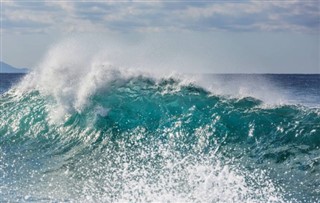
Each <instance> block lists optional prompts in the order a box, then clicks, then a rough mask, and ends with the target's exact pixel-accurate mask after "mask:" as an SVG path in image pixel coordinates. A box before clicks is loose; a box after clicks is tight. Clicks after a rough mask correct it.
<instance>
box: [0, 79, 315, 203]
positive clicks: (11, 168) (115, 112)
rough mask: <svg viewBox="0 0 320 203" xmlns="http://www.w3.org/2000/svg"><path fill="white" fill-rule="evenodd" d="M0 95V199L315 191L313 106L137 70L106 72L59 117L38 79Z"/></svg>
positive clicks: (253, 197)
mask: <svg viewBox="0 0 320 203" xmlns="http://www.w3.org/2000/svg"><path fill="white" fill-rule="evenodd" d="M0 105H1V108H0V115H1V117H0V161H1V168H0V173H1V176H0V177H1V179H2V183H3V184H2V185H1V186H0V194H1V195H0V196H1V197H0V200H1V201H11V200H18V201H71V202H79V201H83V202H84V201H89V202H90V201H91V202H95V201H103V202H109V201H110V202H123V201H125V202H132V201H133V202H141V201H142V202H148V201H151V202H152V201H161V202H168V201H172V202H177V201H183V202H197V201H200V202H225V201H227V202H230V201H235V202H240V201H250V202H261V201H263V202H282V201H283V202H285V201H308V202H309V201H310V202H311V201H314V202H316V201H319V200H320V199H319V196H320V191H319V188H318V186H319V185H320V179H319V178H318V177H319V175H320V166H319V163H320V157H319V153H320V149H319V146H320V111H319V109H317V108H306V107H302V106H293V105H291V106H288V105H282V106H265V105H264V104H263V102H262V101H260V100H257V99H255V98H251V97H247V98H233V99H232V98H226V97H222V96H217V95H213V94H211V93H210V92H207V91H206V90H204V89H202V88H200V87H197V86H195V85H192V84H187V85H182V84H180V83H179V81H177V80H174V79H166V80H161V81H158V82H156V81H154V80H152V79H149V78H144V77H134V78H131V79H127V80H125V81H122V82H119V81H116V80H115V81H112V82H110V84H108V86H107V88H100V89H99V90H98V91H96V92H95V93H93V94H92V95H90V96H89V98H88V102H87V104H86V105H85V106H84V107H83V108H82V109H81V110H74V109H73V110H72V109H71V110H69V111H67V112H68V113H66V114H65V115H64V117H63V119H60V120H58V121H57V120H54V119H53V117H54V114H55V112H56V111H57V109H59V106H58V105H59V104H58V103H57V102H56V101H55V100H54V99H53V97H51V96H50V95H49V96H44V95H43V94H42V93H40V92H38V91H36V90H32V91H29V92H25V93H23V94H17V93H16V92H15V90H14V89H12V90H11V91H9V92H7V93H5V94H3V95H1V97H0ZM1 198H2V199H1Z"/></svg>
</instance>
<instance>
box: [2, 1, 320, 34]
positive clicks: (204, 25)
mask: <svg viewBox="0 0 320 203" xmlns="http://www.w3.org/2000/svg"><path fill="white" fill-rule="evenodd" d="M319 4H320V3H319V1H317V0H314V1H312V0H311V1H308V0H305V1H297V0H291V1H179V0H177V1H160V0H159V1H152V2H151V1H142V0H140V1H134V0H133V1H28V2H25V1H18V0H10V1H8V0H4V1H2V9H1V11H2V12H1V13H2V29H3V31H5V32H13V33H23V34H25V33H30V32H31V33H50V32H71V33H72V32H105V31H108V32H110V31H111V32H160V31H212V30H213V31H215V30H223V31H231V32H250V31H268V32H269V31H270V32H277V31H289V32H302V33H319V32H320V22H319V21H320V20H319V19H320V11H319V9H320V5H319Z"/></svg>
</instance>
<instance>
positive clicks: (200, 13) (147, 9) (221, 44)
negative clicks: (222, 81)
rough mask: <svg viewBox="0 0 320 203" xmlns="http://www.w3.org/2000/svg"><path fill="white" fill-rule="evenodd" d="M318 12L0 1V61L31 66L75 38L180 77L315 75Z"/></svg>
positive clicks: (308, 8) (196, 4)
mask: <svg viewBox="0 0 320 203" xmlns="http://www.w3.org/2000/svg"><path fill="white" fill-rule="evenodd" d="M319 9H320V1H319V0H304V1H303V0H300V1H296V0H290V1H277V0H274V1H246V0H243V1H240V0H239V1H186V0H185V1H178V0H177V1H168V0H167V1H161V0H156V1H21V0H20V1H18V0H3V1H1V16H2V21H1V22H2V26H1V32H2V43H1V47H2V56H1V59H2V60H3V61H5V62H7V63H10V64H12V65H15V66H20V67H33V66H36V64H37V63H39V61H40V60H41V58H42V57H43V55H44V54H45V53H46V51H47V49H48V48H49V47H50V46H52V45H53V44H55V43H57V42H59V41H60V40H63V39H65V38H68V37H70V36H79V35H81V36H86V37H83V38H82V39H84V38H85V39H88V41H92V40H93V39H99V42H101V43H105V44H106V45H107V44H110V43H112V44H113V46H117V43H118V46H119V47H121V48H123V50H124V49H126V50H128V49H132V52H146V53H145V54H140V55H139V54H134V53H133V54H130V53H129V52H130V51H126V52H127V55H126V57H128V58H132V60H129V61H130V62H132V64H133V65H135V66H139V65H141V66H143V65H145V64H143V61H144V59H145V61H146V64H152V62H151V61H154V63H162V64H166V63H167V64H166V65H167V66H168V67H169V69H175V70H177V71H181V72H204V73H320V61H319V56H320V39H319V38H320V37H319V36H320V35H319V34H320V10H319ZM92 38H93V39H92ZM84 46H85V44H84ZM137 47H139V48H137ZM139 57H140V58H139ZM133 59H136V60H133ZM137 61H139V63H137ZM168 64H170V65H168ZM164 66H165V65H164ZM150 68H153V66H152V65H150ZM157 68H159V67H157Z"/></svg>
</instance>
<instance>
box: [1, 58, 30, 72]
mask: <svg viewBox="0 0 320 203" xmlns="http://www.w3.org/2000/svg"><path fill="white" fill-rule="evenodd" d="M28 72H29V70H28V69H27V68H16V67H13V66H11V65H9V64H7V63H5V62H3V61H0V73H28Z"/></svg>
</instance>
